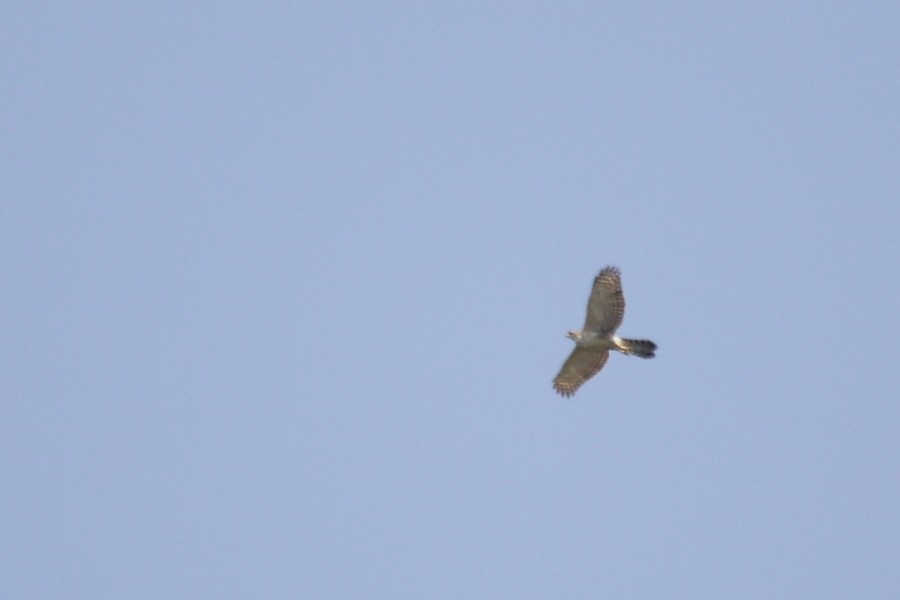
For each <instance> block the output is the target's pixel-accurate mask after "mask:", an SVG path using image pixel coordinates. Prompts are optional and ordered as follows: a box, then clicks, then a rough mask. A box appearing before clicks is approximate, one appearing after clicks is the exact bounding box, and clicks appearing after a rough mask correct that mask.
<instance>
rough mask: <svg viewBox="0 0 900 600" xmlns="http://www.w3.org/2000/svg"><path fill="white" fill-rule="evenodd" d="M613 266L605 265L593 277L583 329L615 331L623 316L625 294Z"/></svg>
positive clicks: (604, 332)
mask: <svg viewBox="0 0 900 600" xmlns="http://www.w3.org/2000/svg"><path fill="white" fill-rule="evenodd" d="M620 275H621V274H620V273H619V270H618V269H617V268H615V267H606V268H605V269H603V270H602V271H600V274H599V275H597V277H596V278H595V279H594V287H593V288H592V289H591V297H590V298H588V305H587V317H585V319H584V328H583V329H584V330H585V331H596V332H598V333H601V334H604V335H612V334H613V333H615V331H616V329H618V328H619V325H621V324H622V318H623V317H624V316H625V296H623V295H622V279H621V277H620Z"/></svg>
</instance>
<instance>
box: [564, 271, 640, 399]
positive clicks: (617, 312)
mask: <svg viewBox="0 0 900 600" xmlns="http://www.w3.org/2000/svg"><path fill="white" fill-rule="evenodd" d="M624 316H625V296H624V295H623V294H622V280H621V274H620V272H619V270H618V269H617V268H615V267H606V268H605V269H603V270H602V271H600V274H599V275H597V277H596V278H595V279H594V286H593V288H592V289H591V297H590V298H589V299H588V306H587V317H586V318H585V321H584V327H583V328H582V330H581V331H570V332H569V333H568V334H567V336H568V337H569V339H571V340H572V341H573V342H575V349H574V350H572V354H570V355H569V358H568V359H566V362H565V363H564V364H563V366H562V369H560V371H559V374H558V375H557V376H556V378H555V379H554V380H553V388H554V389H555V390H556V391H557V392H558V393H560V394H562V395H563V396H571V395H572V394H574V393H575V392H576V391H577V390H578V388H579V387H581V385H582V384H583V383H584V382H585V381H587V380H588V379H590V378H591V377H593V376H594V375H596V374H597V373H599V372H600V369H602V368H603V365H605V364H606V361H607V359H608V358H609V351H610V350H615V351H617V352H621V353H623V354H633V355H635V356H640V357H641V358H653V356H654V352H656V344H654V343H653V342H651V341H650V340H629V339H625V338H620V337H618V336H616V335H614V334H615V332H616V330H617V329H618V328H619V325H621V324H622V319H623V317H624Z"/></svg>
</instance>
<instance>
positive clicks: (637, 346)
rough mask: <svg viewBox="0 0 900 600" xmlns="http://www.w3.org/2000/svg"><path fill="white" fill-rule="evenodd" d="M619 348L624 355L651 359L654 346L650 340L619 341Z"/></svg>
mask: <svg viewBox="0 0 900 600" xmlns="http://www.w3.org/2000/svg"><path fill="white" fill-rule="evenodd" d="M619 346H620V347H621V348H622V352H624V353H625V354H634V355H635V356H640V357H641V358H653V357H654V356H655V354H654V352H656V344H654V343H653V342H651V341H650V340H624V339H622V340H619Z"/></svg>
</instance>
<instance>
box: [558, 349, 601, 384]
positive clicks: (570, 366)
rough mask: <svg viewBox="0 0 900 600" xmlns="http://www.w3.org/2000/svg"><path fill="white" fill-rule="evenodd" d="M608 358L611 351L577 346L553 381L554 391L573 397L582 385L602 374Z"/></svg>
mask: <svg viewBox="0 0 900 600" xmlns="http://www.w3.org/2000/svg"><path fill="white" fill-rule="evenodd" d="M607 358H609V350H599V349H597V348H583V347H581V346H576V347H575V349H574V350H572V354H570V355H569V358H568V359H566V362H565V363H563V366H562V369H560V370H559V375H557V376H556V379H554V380H553V389H555V390H556V391H557V392H559V393H560V394H562V395H563V396H571V395H572V394H574V393H575V392H576V391H577V390H578V388H580V387H581V384H583V383H584V382H585V381H587V380H588V379H590V378H591V377H593V376H594V375H596V374H597V373H599V372H600V369H602V368H603V365H605V364H606V359H607Z"/></svg>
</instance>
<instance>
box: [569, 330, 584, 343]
mask: <svg viewBox="0 0 900 600" xmlns="http://www.w3.org/2000/svg"><path fill="white" fill-rule="evenodd" d="M566 337H567V338H569V339H570V340H572V341H573V342H577V341H578V340H580V339H581V332H580V331H570V332H568V333H567V334H566Z"/></svg>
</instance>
